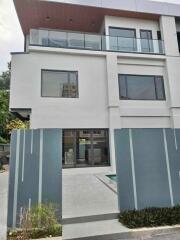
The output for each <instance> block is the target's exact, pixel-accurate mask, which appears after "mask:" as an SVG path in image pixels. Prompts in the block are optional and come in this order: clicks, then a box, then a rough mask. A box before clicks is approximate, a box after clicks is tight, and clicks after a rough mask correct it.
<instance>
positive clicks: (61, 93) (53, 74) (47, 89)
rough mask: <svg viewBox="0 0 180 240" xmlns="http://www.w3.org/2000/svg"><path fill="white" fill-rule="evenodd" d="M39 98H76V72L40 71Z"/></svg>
mask: <svg viewBox="0 0 180 240" xmlns="http://www.w3.org/2000/svg"><path fill="white" fill-rule="evenodd" d="M41 96H42V97H57V98H78V72H77V71H58V70H42V71H41Z"/></svg>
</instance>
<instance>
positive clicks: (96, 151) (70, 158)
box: [62, 129, 109, 168]
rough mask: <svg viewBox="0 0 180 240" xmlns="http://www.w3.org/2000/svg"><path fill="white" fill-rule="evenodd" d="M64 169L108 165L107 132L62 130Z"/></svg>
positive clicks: (98, 130)
mask: <svg viewBox="0 0 180 240" xmlns="http://www.w3.org/2000/svg"><path fill="white" fill-rule="evenodd" d="M62 155H63V165H64V167H66V168H67V167H93V166H106V165H109V139H108V130H103V129H81V130H80V129H75V130H63V154H62Z"/></svg>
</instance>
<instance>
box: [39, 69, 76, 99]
mask: <svg viewBox="0 0 180 240" xmlns="http://www.w3.org/2000/svg"><path fill="white" fill-rule="evenodd" d="M43 71H46V72H59V73H76V76H77V94H76V97H60V96H59V97H58V96H43ZM78 76H79V75H78V71H76V70H72V71H70V70H56V69H41V97H42V98H60V99H76V98H79V77H78ZM68 81H69V77H68Z"/></svg>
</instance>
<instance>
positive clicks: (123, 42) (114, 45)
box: [109, 27, 137, 52]
mask: <svg viewBox="0 0 180 240" xmlns="http://www.w3.org/2000/svg"><path fill="white" fill-rule="evenodd" d="M109 35H110V37H109V41H110V49H111V50H115V51H126V52H134V51H137V43H136V30H135V29H126V28H114V27H110V28H109Z"/></svg>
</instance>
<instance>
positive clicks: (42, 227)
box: [8, 204, 62, 240]
mask: <svg viewBox="0 0 180 240" xmlns="http://www.w3.org/2000/svg"><path fill="white" fill-rule="evenodd" d="M61 235H62V229H61V225H60V224H58V220H57V217H56V209H55V207H53V205H52V204H49V205H45V204H41V205H38V206H36V207H33V208H31V209H30V210H27V209H24V210H23V213H22V216H20V230H17V231H9V232H8V239H9V240H14V239H21V240H27V239H36V238H37V239H38V238H45V237H49V236H52V237H57V236H61Z"/></svg>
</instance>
